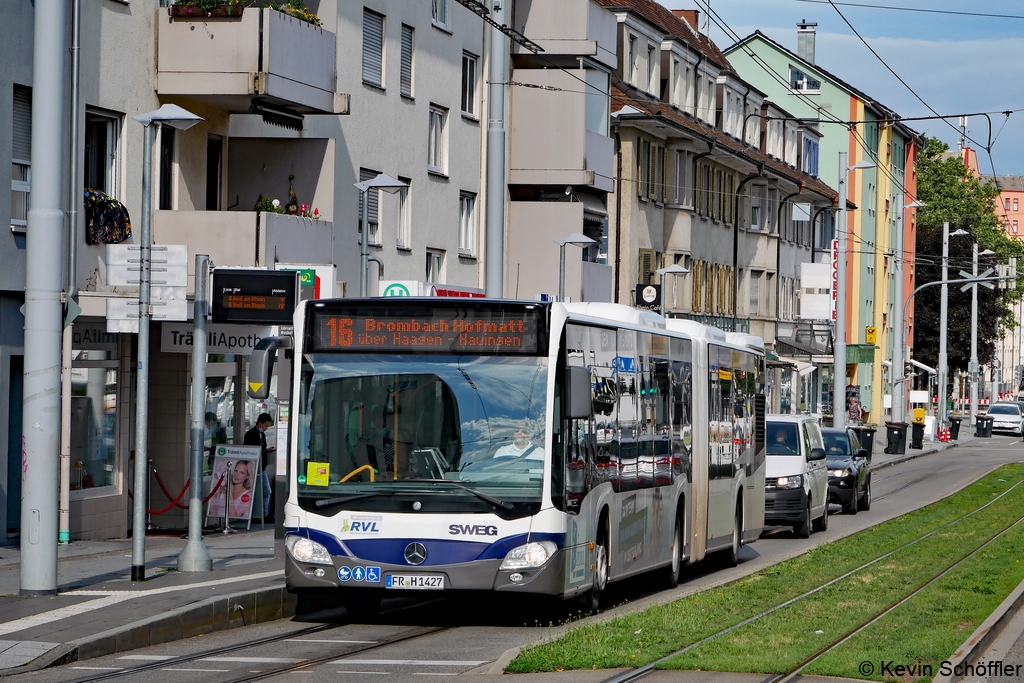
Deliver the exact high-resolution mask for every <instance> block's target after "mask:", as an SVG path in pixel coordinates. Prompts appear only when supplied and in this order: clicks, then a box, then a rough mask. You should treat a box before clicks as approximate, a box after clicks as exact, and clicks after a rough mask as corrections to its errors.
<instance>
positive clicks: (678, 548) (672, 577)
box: [662, 516, 683, 588]
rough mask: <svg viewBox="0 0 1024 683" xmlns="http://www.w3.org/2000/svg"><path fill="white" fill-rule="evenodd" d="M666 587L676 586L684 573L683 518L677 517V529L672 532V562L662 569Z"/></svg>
mask: <svg viewBox="0 0 1024 683" xmlns="http://www.w3.org/2000/svg"><path fill="white" fill-rule="evenodd" d="M662 571H663V572H664V576H665V581H664V583H665V586H666V588H675V587H676V586H678V585H679V580H680V578H681V575H682V573H683V520H682V519H681V518H680V517H678V516H677V517H676V527H675V531H673V532H672V562H670V563H669V565H668V566H667V567H665V568H664V569H662Z"/></svg>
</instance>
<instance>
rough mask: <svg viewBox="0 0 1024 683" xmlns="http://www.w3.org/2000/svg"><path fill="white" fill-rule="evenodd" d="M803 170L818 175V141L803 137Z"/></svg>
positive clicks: (808, 173)
mask: <svg viewBox="0 0 1024 683" xmlns="http://www.w3.org/2000/svg"><path fill="white" fill-rule="evenodd" d="M803 172H804V173H806V174H807V175H811V176H814V177H818V141H817V140H812V139H811V138H809V137H805V138H804V158H803Z"/></svg>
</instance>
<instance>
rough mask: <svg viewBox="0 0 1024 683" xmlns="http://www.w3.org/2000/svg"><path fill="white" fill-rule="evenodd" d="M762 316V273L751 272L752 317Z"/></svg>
mask: <svg viewBox="0 0 1024 683" xmlns="http://www.w3.org/2000/svg"><path fill="white" fill-rule="evenodd" d="M760 314H761V271H759V270H752V271H750V315H760Z"/></svg>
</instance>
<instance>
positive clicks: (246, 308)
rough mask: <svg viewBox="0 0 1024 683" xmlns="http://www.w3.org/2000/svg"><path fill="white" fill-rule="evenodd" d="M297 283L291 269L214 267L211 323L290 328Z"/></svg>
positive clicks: (296, 278)
mask: <svg viewBox="0 0 1024 683" xmlns="http://www.w3.org/2000/svg"><path fill="white" fill-rule="evenodd" d="M298 280H299V273H298V271H295V270H256V269H252V270H245V269H240V268H215V269H214V271H213V301H212V302H211V303H212V304H213V305H212V307H211V308H212V312H213V322H215V323H262V324H264V325H290V324H291V322H292V314H293V313H294V312H295V306H296V305H297V303H298V292H299V282H298Z"/></svg>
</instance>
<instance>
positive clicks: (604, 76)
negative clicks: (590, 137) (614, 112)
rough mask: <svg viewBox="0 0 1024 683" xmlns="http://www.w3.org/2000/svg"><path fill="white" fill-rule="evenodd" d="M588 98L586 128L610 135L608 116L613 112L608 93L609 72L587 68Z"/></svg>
mask: <svg viewBox="0 0 1024 683" xmlns="http://www.w3.org/2000/svg"><path fill="white" fill-rule="evenodd" d="M584 78H585V80H586V81H587V85H586V88H585V90H586V93H587V94H586V98H585V101H584V103H583V122H584V125H585V126H586V129H587V130H589V131H591V132H593V133H597V134H598V135H608V117H609V115H610V113H611V109H610V104H611V101H610V99H609V94H608V90H609V88H608V82H609V78H608V73H607V72H605V71H601V70H600V69H587V70H586V72H585V74H584Z"/></svg>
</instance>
